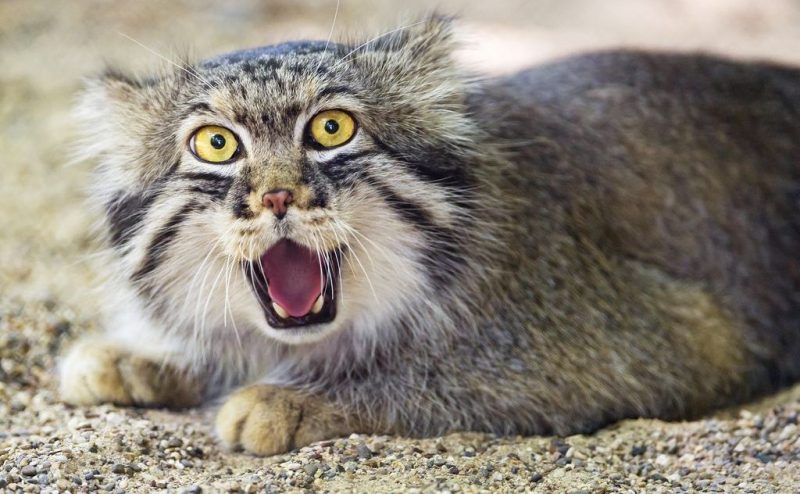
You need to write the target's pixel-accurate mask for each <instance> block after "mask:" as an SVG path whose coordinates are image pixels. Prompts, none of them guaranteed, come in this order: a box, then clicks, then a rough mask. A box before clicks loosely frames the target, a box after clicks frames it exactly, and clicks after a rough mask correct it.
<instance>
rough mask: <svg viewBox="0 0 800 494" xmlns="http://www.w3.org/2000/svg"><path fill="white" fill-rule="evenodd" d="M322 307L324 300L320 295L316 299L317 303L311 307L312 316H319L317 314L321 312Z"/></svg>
mask: <svg viewBox="0 0 800 494" xmlns="http://www.w3.org/2000/svg"><path fill="white" fill-rule="evenodd" d="M323 305H325V299H324V298H323V296H322V295H321V294H320V296H319V297H317V301H316V302H314V306H313V307H311V312H313V313H314V314H319V312H320V311H321V310H322V306H323Z"/></svg>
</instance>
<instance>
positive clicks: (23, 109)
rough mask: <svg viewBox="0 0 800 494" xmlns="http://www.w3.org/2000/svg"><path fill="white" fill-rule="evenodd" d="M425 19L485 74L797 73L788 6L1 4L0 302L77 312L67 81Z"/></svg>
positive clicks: (702, 0)
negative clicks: (739, 68) (572, 56)
mask: <svg viewBox="0 0 800 494" xmlns="http://www.w3.org/2000/svg"><path fill="white" fill-rule="evenodd" d="M434 7H435V8H436V9H437V10H438V11H440V12H443V13H454V14H456V15H458V16H459V17H460V18H461V22H460V25H459V29H460V34H461V36H462V39H463V41H464V44H463V48H462V49H461V51H460V52H459V54H458V56H459V58H460V59H461V60H463V63H466V64H469V65H470V66H472V67H473V68H475V69H477V70H480V71H483V72H487V73H492V74H501V73H507V72H511V71H514V70H516V69H518V68H521V67H524V66H526V65H529V64H531V63H536V62H539V61H543V60H547V59H551V58H554V57H559V56H563V55H566V54H569V53H574V52H579V51H584V50H593V49H599V48H606V47H618V46H626V47H646V48H653V49H677V50H704V51H711V52H717V53H723V54H727V55H730V56H734V57H742V58H766V59H772V60H777V61H781V62H786V63H798V64H800V1H798V0H760V1H751V0H603V1H602V2H598V1H596V0H594V1H593V0H528V1H523V0H492V1H476V0H467V1H461V2H457V1H449V0H441V1H439V2H438V3H437V4H435V5H432V4H431V3H430V2H427V1H422V0H405V1H403V2H390V1H386V2H376V1H367V0H341V2H340V4H339V7H338V14H337V13H336V12H337V2H336V0H240V1H234V0H230V1H219V0H216V1H188V0H186V1H157V0H144V1H128V2H123V1H111V0H82V1H74V2H55V1H47V0H3V1H2V2H0V19H1V20H2V21H1V22H0V129H1V130H0V136H2V140H1V141H0V142H2V146H1V147H0V160H1V161H0V302H5V303H9V302H11V301H14V302H11V303H12V305H15V306H20V305H18V304H21V303H24V301H37V302H41V301H58V302H59V303H63V304H67V305H72V306H73V307H74V308H76V309H77V308H78V307H80V309H79V311H81V312H84V311H89V312H88V313H91V309H90V308H91V304H90V303H91V300H92V297H91V296H89V294H91V292H90V291H88V290H87V288H88V287H89V286H91V285H92V283H91V278H92V269H91V263H89V262H86V260H87V259H89V254H90V253H91V252H92V251H94V250H96V249H97V245H95V242H94V241H93V240H92V235H91V234H90V231H91V229H90V225H91V223H92V218H91V215H90V214H89V213H88V210H87V208H86V207H85V206H84V199H83V197H84V192H83V191H84V188H85V186H86V184H87V182H88V180H89V176H88V170H89V166H88V165H87V164H85V163H79V164H73V165H71V166H67V164H68V163H69V162H70V155H71V149H72V146H74V142H75V134H74V125H73V120H72V118H71V117H70V113H69V110H70V107H71V105H72V102H73V99H74V95H75V93H76V91H77V90H78V89H79V88H80V84H81V78H83V77H85V76H91V75H92V74H94V73H96V72H98V71H99V70H100V69H101V68H102V66H103V65H104V64H105V63H112V64H114V65H118V66H122V67H128V68H130V69H131V70H132V71H134V72H139V73H141V72H144V71H148V70H154V69H161V68H163V67H165V66H166V62H164V61H163V60H162V59H160V58H159V56H157V55H155V54H154V53H152V52H151V50H152V51H154V52H157V53H159V54H161V55H162V56H164V57H167V58H176V57H177V55H179V54H184V53H187V52H188V53H190V54H191V55H192V56H194V57H197V58H204V57H207V56H210V55H214V54H218V53H221V52H225V51H228V50H233V49H238V48H244V47H251V46H257V45H263V44H269V43H273V42H277V41H281V40H288V39H299V38H322V39H324V38H326V37H327V36H328V34H329V33H330V32H331V31H332V33H333V34H332V35H333V38H334V39H340V38H343V37H345V38H348V39H353V38H354V37H355V38H358V39H369V38H372V37H374V36H376V35H379V34H380V33H382V32H386V31H388V30H391V29H394V28H397V27H399V26H402V25H404V24H406V23H409V22H412V21H413V20H414V19H415V18H417V17H418V16H420V15H423V14H424V13H426V12H429V11H430V9H431V8H434ZM334 17H335V18H336V22H335V24H334V23H333V20H334ZM130 38H133V39H135V40H137V41H138V42H139V43H141V44H143V45H146V46H147V47H149V49H146V48H143V47H142V46H140V45H139V44H138V43H136V42H134V41H132V40H131V39H130ZM84 313H86V312H84Z"/></svg>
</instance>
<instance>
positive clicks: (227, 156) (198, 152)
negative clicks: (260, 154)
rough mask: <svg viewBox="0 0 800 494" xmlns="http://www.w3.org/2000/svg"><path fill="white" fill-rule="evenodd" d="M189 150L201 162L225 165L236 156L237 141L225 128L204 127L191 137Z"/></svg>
mask: <svg viewBox="0 0 800 494" xmlns="http://www.w3.org/2000/svg"><path fill="white" fill-rule="evenodd" d="M189 148H190V149H191V150H192V153H194V155H195V156H197V157H198V158H200V159H201V160H203V161H208V162H209V163H227V162H228V161H231V160H232V159H233V158H234V157H235V156H236V154H237V151H238V150H239V140H238V139H237V138H236V135H235V134H234V133H233V132H231V131H230V130H228V129H226V128H225V127H219V126H217V125H206V126H205V127H200V128H199V129H197V130H196V131H195V133H194V134H193V135H192V138H191V139H190V140H189Z"/></svg>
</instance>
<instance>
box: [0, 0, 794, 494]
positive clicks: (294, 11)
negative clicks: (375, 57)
mask: <svg viewBox="0 0 800 494" xmlns="http://www.w3.org/2000/svg"><path fill="white" fill-rule="evenodd" d="M393 5H396V4H392V3H388V2H387V3H376V2H367V1H366V0H342V5H341V11H340V13H339V17H338V19H339V20H338V21H337V31H338V32H342V33H344V32H348V31H349V30H354V29H355V30H358V31H362V32H366V33H373V32H378V29H379V28H383V29H386V28H387V27H391V26H393V25H396V23H397V19H398V14H397V13H396V12H395V8H394V7H393ZM439 5H442V6H443V10H447V11H457V12H461V13H462V14H463V16H464V19H465V22H464V26H465V32H466V33H467V39H468V40H469V43H468V45H467V47H466V49H465V50H464V51H463V52H462V53H461V54H460V56H461V57H462V58H463V60H464V61H465V62H466V63H470V64H473V65H474V66H476V67H479V68H481V69H482V70H486V71H490V72H504V71H509V70H512V69H513V68H516V67H519V66H521V65H525V64H528V63H530V62H531V61H537V60H542V59H546V58H550V57H553V56H556V55H561V54H564V53H569V52H574V51H578V50H582V49H586V48H591V47H601V46H615V45H627V46H647V47H670V48H678V49H694V48H702V49H709V50H713V51H720V52H724V53H729V54H733V55H739V56H757V57H768V58H773V59H778V60H783V61H787V62H797V63H800V4H798V2H796V1H792V0H772V1H766V0H765V1H763V2H759V3H758V4H756V3H755V2H749V1H747V0H705V1H703V2H694V1H689V0H672V1H667V0H653V1H642V0H608V1H606V2H604V3H603V8H602V9H600V8H597V7H596V5H597V3H596V2H591V1H590V0H561V1H555V0H539V1H529V2H521V1H513V0H496V1H494V2H491V3H487V4H484V3H482V2H478V1H466V2H455V1H446V0H445V1H443V2H440V3H439ZM334 7H335V2H332V1H321V0H320V1H314V0H304V1H296V2H293V1H290V0H285V1H272V2H263V1H258V0H251V1H241V2H228V3H222V2H216V3H212V2H210V1H209V2H191V3H190V2H188V1H187V2H179V1H175V2H158V1H156V0H147V1H141V2H136V3H133V2H131V3H128V4H125V6H124V7H120V6H119V4H118V3H116V2H111V1H104V0H91V1H88V0H87V1H83V2H72V3H69V4H68V3H66V2H62V3H54V2H46V1H30V0H28V1H22V0H4V1H3V2H0V19H2V20H3V22H1V23H0V129H2V133H1V134H0V135H2V136H3V139H2V142H3V152H2V154H0V163H1V164H2V166H0V232H2V234H0V492H5V491H8V492H39V491H47V492H50V491H56V490H59V491H73V492H74V491H81V492H86V491H95V490H105V491H110V492H123V491H125V492H128V491H130V492H148V491H154V490H156V491H158V490H169V491H177V492H214V491H230V492H237V491H238V492H262V491H264V490H266V491H270V492H271V491H274V492H283V491H303V490H314V491H316V490H321V491H332V492H341V491H356V492H372V493H378V492H396V491H400V490H402V491H410V492H414V491H418V492H432V491H439V492H459V491H465V492H495V491H499V492H510V491H535V492H572V493H579V492H587V493H588V492H684V491H685V492H698V491H716V492H759V493H760V492H798V491H800V429H798V415H799V414H800V386H798V387H795V388H793V389H789V390H787V391H785V392H784V393H782V394H780V395H778V396H774V397H770V398H768V399H765V400H763V401H761V402H758V403H753V404H749V405H747V406H745V407H743V408H741V409H737V410H728V411H725V412H721V413H719V414H718V415H716V416H715V417H711V418H707V419H705V420H698V421H693V422H684V423H664V422H660V421H653V420H633V421H625V422H622V423H620V424H617V425H614V426H612V427H609V428H607V429H605V430H602V431H599V432H598V433H596V434H594V435H591V436H571V437H566V438H554V437H506V438H503V437H494V436H489V435H481V434H453V435H449V436H446V437H441V438H432V439H424V440H417V439H403V438H395V437H380V436H379V437H375V436H359V435H354V436H351V437H349V438H345V439H339V440H335V441H327V442H323V443H319V444H315V445H312V446H310V447H307V448H303V449H301V450H299V451H295V452H292V453H290V454H287V455H282V456H278V457H274V458H266V459H265V458H254V457H251V456H247V455H242V454H233V453H228V452H225V451H224V450H222V449H221V448H220V447H219V445H218V443H217V442H216V441H215V439H214V437H213V434H212V431H211V427H210V424H211V419H212V417H213V407H208V408H207V409H202V410H194V411H190V412H185V413H172V412H166V411H159V410H138V409H119V408H115V407H111V406H101V407H93V408H86V409H76V408H71V407H67V406H65V405H62V404H61V403H59V401H58V396H57V393H56V388H57V386H56V381H55V376H54V371H55V368H56V364H57V360H56V356H57V355H58V353H59V351H60V350H61V349H62V348H63V347H64V346H65V345H67V344H68V343H69V342H70V341H72V340H73V339H74V338H75V337H77V336H78V335H79V334H81V333H84V332H86V331H91V330H92V329H94V325H95V324H96V310H95V307H94V306H93V297H92V290H91V287H92V286H93V282H92V280H93V278H94V277H95V276H96V272H97V267H96V266H94V265H93V263H92V261H91V256H90V253H91V252H93V251H95V250H96V249H97V248H98V246H97V245H96V243H95V241H94V240H93V238H92V236H91V234H90V224H91V221H92V217H91V215H90V214H89V213H87V210H86V209H85V208H84V207H82V202H81V197H82V189H83V188H84V186H85V184H86V182H87V180H88V179H87V170H88V166H87V165H85V164H79V165H76V166H71V167H65V166H64V164H65V162H66V161H67V156H68V155H69V152H68V149H69V147H70V145H71V144H72V142H73V134H72V133H71V119H70V117H69V112H68V111H69V107H70V104H71V101H72V99H73V96H74V93H75V91H76V90H77V88H78V87H79V80H80V78H81V77H82V76H85V75H87V74H92V73H93V72H96V71H97V70H98V69H99V67H100V66H101V65H102V63H103V61H104V60H110V61H112V62H117V63H120V64H124V65H125V66H128V67H133V68H136V69H142V68H145V67H149V68H153V67H158V66H159V64H160V63H161V62H160V61H159V60H158V59H157V58H156V57H155V56H154V55H152V54H151V53H149V52H148V51H147V50H143V49H141V48H140V47H138V46H136V45H135V44H133V43H132V42H130V41H129V40H127V39H126V38H124V37H122V36H120V35H119V34H118V33H124V34H125V35H128V36H132V37H135V38H136V39H138V40H140V41H142V42H143V43H145V44H147V45H148V46H151V47H153V49H155V50H158V51H159V52H162V53H166V54H167V55H168V56H170V54H171V53H172V52H173V51H172V50H171V48H174V47H183V46H192V47H193V49H192V50H191V51H192V52H193V53H195V54H197V55H198V56H205V55H210V54H213V53H219V52H222V51H225V50H229V49H234V48H238V47H244V46H253V45H258V44H264V43H268V42H273V41H277V40H281V39H289V38H300V37H316V38H319V37H322V38H324V37H325V36H327V34H328V31H329V29H330V22H331V19H332V17H333V10H334ZM423 8H424V2H423V1H422V0H407V1H405V2H404V12H416V11H421V10H423Z"/></svg>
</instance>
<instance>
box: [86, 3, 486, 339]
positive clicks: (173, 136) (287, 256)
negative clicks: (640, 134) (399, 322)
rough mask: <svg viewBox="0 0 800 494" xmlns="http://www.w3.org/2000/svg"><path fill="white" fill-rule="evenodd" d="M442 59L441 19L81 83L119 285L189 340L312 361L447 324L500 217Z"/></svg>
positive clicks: (471, 125) (459, 87)
mask: <svg viewBox="0 0 800 494" xmlns="http://www.w3.org/2000/svg"><path fill="white" fill-rule="evenodd" d="M453 44H454V42H453V33H452V27H451V23H450V21H448V20H446V19H442V18H438V17H435V18H430V19H428V20H425V21H423V22H421V23H417V24H416V25H413V26H411V27H408V28H406V29H400V30H397V31H395V32H392V33H389V34H388V35H384V36H382V37H379V38H376V39H375V40H373V41H371V42H368V43H351V44H339V43H326V42H294V43H285V44H280V45H275V46H270V47H265V48H257V49H251V50H244V51H238V52H234V53H230V54H227V55H223V56H220V57H217V58H212V59H209V60H207V61H204V62H201V63H198V64H192V65H190V64H185V65H182V66H180V68H179V70H175V71H173V72H170V73H167V74H163V75H161V76H159V77H150V78H144V79H135V78H131V77H129V76H126V75H124V74H121V73H119V72H114V71H109V72H107V73H106V74H105V75H104V76H103V77H101V78H99V79H98V80H95V81H94V82H92V83H91V84H90V87H89V88H88V90H87V91H86V92H85V94H84V97H83V98H82V100H81V102H80V105H79V111H80V113H82V115H83V117H84V118H83V120H84V122H86V128H87V133H86V135H87V139H86V141H85V142H84V144H83V145H82V146H83V150H84V152H85V153H86V154H88V155H89V156H91V157H92V158H93V159H95V160H96V161H97V162H98V163H99V166H98V173H97V175H96V177H95V183H94V184H93V195H92V197H93V199H94V200H95V201H96V202H97V203H98V204H102V207H103V208H104V213H105V214H104V217H105V222H104V225H105V231H107V233H108V239H109V242H110V244H111V245H112V247H113V251H114V257H115V261H114V262H115V264H116V267H115V268H114V269H115V270H116V271H118V273H117V274H119V275H120V276H121V277H123V278H125V279H126V280H127V282H129V283H131V284H132V285H133V286H134V288H135V289H136V292H137V293H138V294H139V296H140V297H142V298H143V299H144V301H145V302H146V305H147V306H148V307H149V308H150V310H151V311H152V312H153V313H154V315H155V316H157V317H160V318H162V319H165V320H167V321H169V322H170V324H171V325H173V326H174V327H176V328H187V329H190V330H193V331H194V332H195V336H197V335H198V334H206V333H207V332H209V331H237V330H240V329H241V328H245V327H246V328H254V329H255V330H256V331H260V332H263V333H266V334H267V335H269V336H271V337H272V338H275V339H276V340H279V341H281V342H284V343H309V342H314V341H318V340H320V339H323V338H325V337H326V336H328V335H331V334H334V333H336V332H338V331H351V332H360V333H363V334H370V335H372V336H378V337H380V335H379V333H380V331H381V329H380V328H381V327H382V324H381V323H385V322H387V321H389V320H392V319H396V318H397V317H399V316H401V315H402V314H409V313H410V311H411V312H412V316H411V317H412V318H418V319H420V320H421V321H425V320H426V319H427V320H428V321H429V322H430V321H433V320H435V319H436V318H446V317H447V316H446V314H445V313H444V312H445V311H444V309H442V305H441V303H439V302H440V301H441V300H442V298H443V297H444V296H447V297H449V298H450V299H453V298H457V297H458V293H459V287H463V286H466V284H468V283H469V278H470V277H471V276H475V273H474V272H471V271H474V270H472V268H471V264H470V263H472V262H473V260H474V258H475V246H474V245H472V244H473V243H474V235H473V234H472V233H471V232H474V231H475V230H476V229H481V228H482V226H480V225H479V226H475V225H474V221H475V218H476V209H478V208H481V207H484V208H486V207H491V206H490V205H489V204H487V202H490V201H487V200H486V197H485V196H483V197H481V196H482V194H484V193H483V192H481V180H480V179H479V177H478V172H476V167H475V166H474V165H475V163H476V162H477V161H479V159H480V156H482V152H483V150H482V149H481V139H482V137H481V131H480V127H479V125H478V124H477V123H476V122H474V121H473V119H472V117H471V115H470V114H469V111H468V108H467V101H466V98H467V94H468V92H469V90H470V84H469V82H467V79H466V78H465V77H464V76H463V75H462V74H461V72H460V71H459V70H458V69H457V68H456V66H455V65H454V63H453V61H452V50H453ZM479 199H480V200H479ZM412 326H413V325H412Z"/></svg>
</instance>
